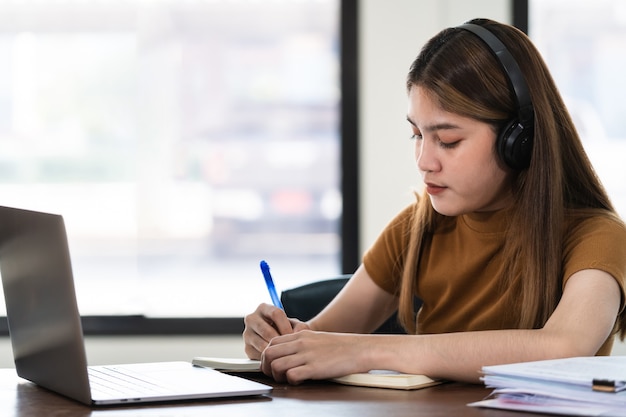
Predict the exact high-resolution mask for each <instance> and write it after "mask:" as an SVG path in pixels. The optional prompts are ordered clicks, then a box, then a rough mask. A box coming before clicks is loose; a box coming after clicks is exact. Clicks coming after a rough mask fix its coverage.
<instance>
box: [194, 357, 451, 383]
mask: <svg viewBox="0 0 626 417" xmlns="http://www.w3.org/2000/svg"><path fill="white" fill-rule="evenodd" d="M191 363H193V364H194V365H197V366H205V367H208V368H212V369H217V370H218V371H222V372H260V371H261V362H260V361H257V360H253V359H239V358H215V357H207V356H196V357H195V358H193V359H192V361H191ZM331 381H333V382H337V383H339V384H344V385H354V386H358V387H371V388H393V389H403V390H415V389H421V388H428V387H432V386H434V385H439V384H442V383H444V382H445V381H444V380H441V379H432V378H430V377H428V376H426V375H420V374H404V373H401V372H395V371H386V370H378V369H377V370H372V371H369V372H363V373H356V374H349V375H345V376H341V377H338V378H332V379H331Z"/></svg>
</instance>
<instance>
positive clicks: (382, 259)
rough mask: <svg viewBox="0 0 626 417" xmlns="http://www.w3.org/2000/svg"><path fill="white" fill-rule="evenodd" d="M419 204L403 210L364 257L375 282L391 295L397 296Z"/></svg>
mask: <svg viewBox="0 0 626 417" xmlns="http://www.w3.org/2000/svg"><path fill="white" fill-rule="evenodd" d="M416 205H417V203H414V204H412V205H410V206H408V207H406V208H405V209H404V210H402V211H401V212H400V213H399V214H398V215H397V216H396V217H395V218H394V219H393V220H392V221H391V222H389V224H387V226H386V227H385V228H384V229H383V231H382V232H381V234H380V235H379V236H378V238H377V239H376V241H375V242H374V244H373V245H372V246H371V247H370V248H369V249H368V250H367V251H366V252H365V254H364V255H363V265H364V266H365V269H366V270H367V272H368V274H369V275H370V277H371V278H372V279H373V280H374V282H375V283H376V284H377V285H378V286H379V287H381V288H382V289H384V290H385V291H387V292H388V293H390V294H397V293H398V290H399V288H400V280H401V277H402V270H403V267H404V251H405V250H406V247H407V246H408V242H409V238H410V230H411V224H412V222H413V218H414V213H415V210H416Z"/></svg>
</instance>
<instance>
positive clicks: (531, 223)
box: [399, 19, 626, 338]
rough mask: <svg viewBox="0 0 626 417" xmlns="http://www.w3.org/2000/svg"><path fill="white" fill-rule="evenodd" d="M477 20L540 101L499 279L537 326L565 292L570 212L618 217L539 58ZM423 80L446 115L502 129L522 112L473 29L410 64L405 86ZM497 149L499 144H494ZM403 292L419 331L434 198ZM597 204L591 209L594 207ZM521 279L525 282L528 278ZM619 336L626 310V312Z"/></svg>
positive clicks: (451, 34) (405, 313)
mask: <svg viewBox="0 0 626 417" xmlns="http://www.w3.org/2000/svg"><path fill="white" fill-rule="evenodd" d="M470 23H475V24H478V25H481V26H484V27H485V28H487V29H488V30H489V31H491V32H492V33H493V34H495V35H496V36H497V37H498V38H499V39H500V40H501V41H502V42H503V43H504V45H506V47H507V49H509V51H510V52H511V54H512V55H513V57H514V58H515V59H516V60H517V62H518V64H519V66H520V69H521V71H522V74H523V75H524V78H525V80H526V82H527V84H528V86H529V90H530V96H531V100H532V102H533V106H534V112H535V121H534V146H533V149H532V156H531V162H530V166H529V167H528V168H527V169H524V170H521V171H519V172H516V173H515V174H514V175H515V184H514V187H515V189H514V195H515V199H516V201H515V208H514V209H513V214H512V219H511V221H510V224H509V227H508V230H507V238H506V239H505V243H504V248H503V251H504V253H503V254H504V256H503V259H505V260H506V262H507V264H506V265H505V266H504V269H503V271H504V272H503V276H502V277H501V285H503V286H514V288H516V289H517V290H518V291H516V292H517V293H518V294H521V300H522V306H523V308H522V309H521V315H520V317H519V323H518V325H519V327H520V328H540V327H542V326H543V325H544V324H545V323H546V321H547V320H548V318H549V316H550V315H551V314H552V312H553V311H554V309H555V308H556V306H557V304H558V302H559V300H560V298H561V292H562V290H561V285H562V251H563V232H564V231H563V224H564V220H565V216H566V213H567V212H568V210H578V209H584V210H583V211H587V212H588V213H589V215H592V214H594V215H597V214H598V213H602V214H603V215H607V216H609V217H612V218H615V219H616V220H617V221H620V220H619V218H618V216H617V214H616V213H615V210H614V209H613V206H612V205H611V202H610V200H609V197H608V195H607V193H606V191H605V190H604V188H603V186H602V184H601V183H600V181H599V180H598V178H597V176H596V174H595V172H594V170H593V167H592V166H591V163H590V162H589V160H588V158H587V156H586V153H585V151H584V149H583V146H582V142H581V140H580V138H579V136H578V133H577V131H576V129H575V127H574V124H573V122H572V119H571V117H570V115H569V113H568V111H567V109H566V107H565V104H564V103H563V100H562V98H561V96H560V94H559V92H558V90H557V87H556V85H555V83H554V81H553V79H552V76H551V75H550V73H549V71H548V69H547V67H546V65H545V63H544V61H543V59H542V58H541V55H540V54H539V52H538V51H537V50H536V48H535V47H534V45H533V44H532V42H531V41H530V40H529V39H528V37H527V36H526V35H525V34H524V33H522V32H521V31H519V30H518V29H516V28H514V27H512V26H508V25H504V24H500V23H497V22H494V21H491V20H487V19H475V20H473V21H471V22H470ZM413 86H420V87H421V88H423V89H425V90H426V91H428V93H429V94H430V95H431V97H433V98H434V99H436V100H437V101H438V104H439V105H440V106H441V107H442V108H443V109H444V110H446V111H448V112H451V113H456V114H460V115H462V116H465V117H470V118H473V119H476V120H480V121H483V122H485V123H489V124H491V125H492V126H493V128H494V130H495V131H499V130H500V129H502V127H503V126H504V125H506V124H507V122H508V121H509V120H510V119H512V118H513V117H514V116H515V115H516V114H517V103H516V100H515V96H514V93H513V92H512V91H511V88H510V87H509V84H508V80H507V78H506V76H505V74H504V72H503V71H502V68H501V67H500V64H499V63H498V61H497V60H496V58H495V57H494V56H493V54H492V52H491V51H490V50H489V49H488V47H487V46H486V45H485V44H484V43H483V42H482V41H481V40H480V39H479V38H478V37H477V36H475V35H474V34H472V33H470V32H468V31H466V30H463V29H460V28H449V29H444V30H443V31H441V32H440V33H438V34H437V35H436V36H435V37H433V38H432V39H431V40H430V41H428V42H427V43H426V45H425V46H424V48H423V49H422V51H421V52H420V54H419V56H418V57H417V58H416V59H415V61H414V62H413V63H412V65H411V68H410V70H409V74H408V77H407V89H408V90H410V89H411V88H412V87H413ZM494 152H495V146H494ZM416 207H417V208H416V212H415V213H414V221H413V226H412V230H411V236H410V243H409V246H408V248H407V252H406V254H405V256H406V258H405V267H404V269H403V273H402V285H401V289H400V294H399V296H400V307H399V318H400V321H401V323H402V325H403V326H404V327H405V329H406V330H407V331H408V332H409V333H415V331H416V322H415V311H414V309H413V297H414V294H415V287H416V277H417V275H418V270H419V262H420V254H421V250H422V247H423V245H424V243H425V242H426V241H428V240H429V239H430V237H431V236H432V233H433V231H434V230H435V227H436V225H437V221H438V219H441V215H440V214H438V213H437V212H435V211H434V209H433V208H432V206H431V204H430V201H429V199H428V198H421V199H419V203H418V204H417V206H416ZM589 209H591V210H589ZM522 277H523V278H522ZM618 328H619V330H620V335H621V336H622V338H623V337H624V336H625V335H626V314H625V313H622V314H621V315H620V318H619V322H618Z"/></svg>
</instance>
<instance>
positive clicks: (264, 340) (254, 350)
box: [243, 304, 309, 359]
mask: <svg viewBox="0 0 626 417" xmlns="http://www.w3.org/2000/svg"><path fill="white" fill-rule="evenodd" d="M244 323H245V329H244V331H243V340H244V343H245V352H246V355H248V357H249V358H250V359H261V354H262V352H263V351H264V350H265V348H266V347H267V345H268V344H269V342H270V340H272V339H273V338H275V337H276V336H280V335H287V334H292V333H294V332H298V331H300V330H305V329H308V328H309V326H308V325H307V324H306V323H303V322H301V321H300V320H297V319H290V318H288V317H287V315H286V314H285V312H284V311H283V310H281V309H280V308H278V307H274V306H272V305H269V304H261V305H259V306H258V307H257V309H256V310H255V311H254V313H252V314H248V315H247V316H246V317H245V318H244Z"/></svg>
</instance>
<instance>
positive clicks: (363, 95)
mask: <svg viewBox="0 0 626 417" xmlns="http://www.w3.org/2000/svg"><path fill="white" fill-rule="evenodd" d="M509 3H510V2H509V0H473V1H467V0H393V1H383V0H361V2H360V16H359V24H360V38H361V41H360V42H361V45H360V51H359V52H360V62H359V64H360V71H361V72H360V80H359V83H360V108H359V113H360V114H359V119H360V125H359V129H360V137H361V149H360V160H361V168H360V169H361V172H360V178H361V186H360V187H361V188H360V193H361V202H360V205H361V224H360V227H361V232H362V235H361V250H362V251H363V250H365V249H366V248H367V247H368V246H369V245H370V244H371V243H372V242H373V240H374V239H375V238H376V236H377V235H378V233H379V232H380V230H381V229H382V228H383V227H384V226H385V225H386V223H387V222H388V221H389V220H390V219H391V218H392V217H393V216H394V215H395V214H396V213H397V212H398V211H399V210H400V209H402V208H403V207H404V206H405V205H406V204H408V203H410V202H411V201H412V199H413V197H412V194H411V193H412V190H413V189H414V188H415V187H417V186H419V176H418V173H417V171H416V169H415V164H414V160H413V149H412V144H411V142H410V141H409V140H408V138H409V136H410V130H409V129H408V125H407V122H406V120H405V117H406V91H405V87H404V82H405V76H406V72H407V71H408V68H409V65H410V64H411V62H412V61H413V59H414V58H415V56H417V54H418V52H419V50H420V48H421V46H422V45H423V44H424V43H425V42H426V41H427V40H428V38H430V37H431V36H433V35H434V34H435V33H436V32H438V31H439V30H441V29H443V28H444V27H448V26H455V25H458V24H461V23H463V22H464V21H466V20H469V19H471V18H474V17H488V18H492V19H495V20H499V21H502V22H510V21H511V19H510V14H511V12H510V4H509ZM86 345H87V352H88V359H89V362H90V363H91V364H101V363H124V362H135V361H153V360H189V359H191V358H192V357H193V356H200V355H203V356H231V357H243V356H244V353H243V345H242V341H241V338H240V337H239V336H219V337H209V336H206V337H88V338H87V340H86ZM614 353H617V354H626V345H624V344H618V345H617V346H616V348H615V349H614ZM12 366H13V359H12V353H11V347H10V343H9V340H8V338H1V339H0V367H12Z"/></svg>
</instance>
